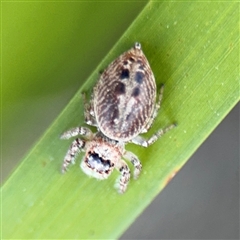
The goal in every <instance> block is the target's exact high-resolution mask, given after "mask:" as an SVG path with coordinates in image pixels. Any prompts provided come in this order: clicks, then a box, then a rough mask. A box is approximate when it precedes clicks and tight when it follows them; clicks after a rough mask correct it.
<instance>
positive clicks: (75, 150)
mask: <svg viewBox="0 0 240 240" xmlns="http://www.w3.org/2000/svg"><path fill="white" fill-rule="evenodd" d="M84 146H85V141H83V140H82V139H80V138H77V139H75V140H74V141H73V142H72V144H71V146H70V148H69V149H68V151H67V154H66V156H65V158H64V160H63V164H62V173H65V172H66V171H67V167H68V165H69V164H70V163H72V164H74V163H75V159H76V157H77V155H78V154H79V153H80V152H81V150H82V149H84Z"/></svg>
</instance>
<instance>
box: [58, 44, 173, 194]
mask: <svg viewBox="0 0 240 240" xmlns="http://www.w3.org/2000/svg"><path fill="white" fill-rule="evenodd" d="M162 96H163V86H162V87H161V89H160V94H159V98H158V101H157V102H156V83H155V78H154V75H153V73H152V70H151V68H150V66H149V63H148V61H147V59H146V57H145V55H144V53H143V52H142V50H141V45H140V44H139V43H135V45H134V47H133V48H132V49H130V50H129V51H127V52H125V53H123V54H122V55H120V56H119V57H118V58H117V59H116V60H115V61H113V62H112V63H111V64H110V65H109V66H108V67H107V68H106V70H105V71H104V72H103V73H102V75H101V77H100V79H99V81H98V82H97V84H96V86H95V87H94V90H93V96H92V99H91V101H90V103H87V102H86V99H85V95H84V109H85V111H84V115H85V122H86V123H87V124H88V125H90V126H95V127H97V129H98V132H97V133H92V131H91V130H90V129H89V128H86V127H76V128H73V129H71V130H69V131H66V132H65V133H63V135H62V136H61V138H62V139H69V138H71V137H75V136H78V135H81V136H84V140H83V139H81V138H77V139H75V140H74V141H73V143H72V144H71V146H70V148H69V150H68V152H67V154H66V156H65V158H64V162H63V165H62V172H65V171H66V170H67V167H68V165H69V164H70V163H74V161H75V159H76V157H77V155H78V153H80V152H81V151H84V152H85V156H84V158H83V160H82V162H81V168H82V170H83V171H84V172H85V173H86V174H87V175H89V176H92V177H95V178H97V179H106V178H108V176H109V175H110V174H111V172H112V171H113V169H114V168H116V169H117V170H118V171H119V172H120V177H119V178H118V179H117V181H116V188H117V189H118V191H119V192H120V193H124V192H125V191H126V189H127V185H128V182H129V180H130V169H129V167H128V165H127V164H126V162H125V161H124V160H123V158H124V159H126V160H128V161H130V162H131V163H132V164H133V166H134V178H135V179H136V178H137V177H138V176H139V174H140V172H141V169H142V165H141V162H140V161H139V159H138V157H137V156H136V155H135V154H133V153H132V152H129V151H126V150H125V144H126V143H134V144H137V145H141V146H143V147H148V146H149V145H151V144H153V143H154V142H155V141H156V140H157V139H158V138H160V137H161V136H162V135H163V134H165V133H166V132H168V131H169V130H170V129H172V128H174V127H175V124H171V125H170V126H168V127H166V128H165V129H160V130H158V131H157V132H156V133H155V134H153V135H152V136H151V137H150V138H149V139H144V138H143V137H141V136H140V134H142V133H146V132H147V131H148V130H149V129H150V127H151V125H152V123H153V121H154V119H155V117H156V116H157V113H158V110H159V108H160V104H161V100H162Z"/></svg>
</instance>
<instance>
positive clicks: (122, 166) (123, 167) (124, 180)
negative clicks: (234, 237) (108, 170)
mask: <svg viewBox="0 0 240 240" xmlns="http://www.w3.org/2000/svg"><path fill="white" fill-rule="evenodd" d="M116 168H117V169H118V171H119V172H120V174H121V175H120V177H119V178H118V179H117V181H116V184H115V188H117V190H118V192H119V193H124V192H125V191H126V190H127V185H128V183H129V180H130V169H129V167H128V165H127V164H126V163H125V162H124V161H123V160H120V162H119V163H118V164H117V166H116Z"/></svg>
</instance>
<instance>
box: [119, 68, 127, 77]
mask: <svg viewBox="0 0 240 240" xmlns="http://www.w3.org/2000/svg"><path fill="white" fill-rule="evenodd" d="M120 78H121V79H125V78H129V70H128V69H123V70H122V72H121V75H120Z"/></svg>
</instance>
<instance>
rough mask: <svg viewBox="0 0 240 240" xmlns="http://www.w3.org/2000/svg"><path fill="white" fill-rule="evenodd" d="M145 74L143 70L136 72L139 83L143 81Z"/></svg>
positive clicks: (136, 79)
mask: <svg viewBox="0 0 240 240" xmlns="http://www.w3.org/2000/svg"><path fill="white" fill-rule="evenodd" d="M143 78H144V74H143V73H142V72H136V74H135V81H136V82H137V83H139V84H141V83H142V82H143Z"/></svg>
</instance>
